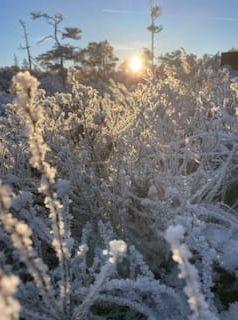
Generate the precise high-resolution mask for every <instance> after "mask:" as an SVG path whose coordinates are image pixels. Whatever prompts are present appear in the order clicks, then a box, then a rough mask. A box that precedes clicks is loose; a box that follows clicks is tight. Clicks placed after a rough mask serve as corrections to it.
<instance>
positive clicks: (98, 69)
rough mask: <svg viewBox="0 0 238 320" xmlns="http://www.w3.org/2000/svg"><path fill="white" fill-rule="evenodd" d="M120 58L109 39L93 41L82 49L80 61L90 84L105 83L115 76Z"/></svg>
mask: <svg viewBox="0 0 238 320" xmlns="http://www.w3.org/2000/svg"><path fill="white" fill-rule="evenodd" d="M117 61H118V58H117V57H116V56H115V54H114V49H113V47H112V46H111V45H110V44H109V42H108V41H101V42H91V43H89V44H88V47H87V48H86V49H84V50H82V52H81V54H80V55H79V59H78V62H80V63H81V66H82V68H81V71H82V74H83V76H84V77H85V78H86V79H87V81H88V82H89V84H90V85H91V84H92V83H93V84H95V85H96V86H97V84H99V86H100V85H103V84H105V83H107V82H108V80H109V79H110V78H111V77H113V74H114V71H115V67H116V64H117Z"/></svg>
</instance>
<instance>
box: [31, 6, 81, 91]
mask: <svg viewBox="0 0 238 320" xmlns="http://www.w3.org/2000/svg"><path fill="white" fill-rule="evenodd" d="M32 18H33V19H34V20H36V19H41V18H43V19H45V20H46V21H47V23H48V24H49V25H51V27H52V33H51V34H50V35H47V36H45V37H44V38H43V39H42V40H41V41H40V43H41V42H44V41H45V40H48V39H52V40H53V41H54V45H53V48H52V49H51V50H48V51H47V52H45V53H43V54H40V55H39V56H38V57H37V60H38V61H39V62H40V64H41V65H42V66H43V67H45V68H47V69H50V70H55V71H58V73H59V75H60V77H61V79H62V83H63V85H64V86H65V85H66V70H65V61H70V60H74V55H75V53H76V49H77V47H75V46H72V45H70V44H68V43H64V42H63V40H65V39H67V40H79V39H81V33H82V31H81V30H80V29H79V28H76V27H66V28H64V29H61V28H60V24H61V23H62V21H63V15H62V14H60V13H59V14H55V15H53V16H50V15H48V14H47V13H41V12H33V13H32Z"/></svg>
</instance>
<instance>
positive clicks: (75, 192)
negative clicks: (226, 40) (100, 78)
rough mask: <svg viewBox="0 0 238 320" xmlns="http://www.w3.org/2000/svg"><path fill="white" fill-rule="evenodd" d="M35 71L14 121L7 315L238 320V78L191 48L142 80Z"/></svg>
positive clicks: (8, 134)
mask: <svg viewBox="0 0 238 320" xmlns="http://www.w3.org/2000/svg"><path fill="white" fill-rule="evenodd" d="M77 72H78V71H77V70H75V69H71V70H69V72H68V80H67V81H68V84H69V88H71V89H70V91H69V92H68V93H61V92H58V93H55V94H53V95H48V94H46V92H45V91H44V90H42V89H39V82H38V80H37V79H36V78H34V77H33V76H31V75H30V73H29V72H20V73H18V74H17V75H15V76H14V78H13V81H12V92H13V93H14V95H15V96H16V98H15V99H14V101H13V102H11V103H8V102H9V101H7V102H5V101H4V102H3V104H7V106H6V107H5V115H4V116H3V117H1V118H0V178H1V184H0V212H1V213H0V221H1V223H0V228H1V232H0V250H1V251H0V318H1V319H2V320H12V319H23V320H79V319H80V320H84V319H85V320H88V319H89V320H102V319H113V320H114V319H115V320H123V319H124V320H129V319H130V320H143V319H149V320H189V319H190V320H215V319H216V320H218V319H220V320H237V319H238V212H237V209H238V79H236V78H234V77H233V76H231V75H230V73H229V71H228V70H227V69H225V68H224V69H223V68H220V61H219V57H218V56H214V57H212V58H211V57H208V56H204V57H202V58H197V57H196V56H194V55H187V54H185V53H184V52H180V53H179V54H178V53H177V55H176V56H175V57H174V58H172V57H170V63H167V64H162V65H161V66H160V68H159V70H158V76H157V77H156V80H155V79H151V78H150V75H148V76H147V78H146V79H144V80H143V81H142V82H141V83H139V84H137V85H135V86H134V87H133V88H130V89H128V88H126V87H125V86H123V85H122V84H120V83H117V82H113V81H111V83H110V84H109V85H108V87H107V90H106V92H107V93H104V94H102V93H99V92H98V91H97V90H95V89H93V88H91V87H89V86H84V85H82V84H80V81H78V80H77V79H78V77H77Z"/></svg>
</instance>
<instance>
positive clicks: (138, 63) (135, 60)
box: [129, 56, 143, 73]
mask: <svg viewBox="0 0 238 320" xmlns="http://www.w3.org/2000/svg"><path fill="white" fill-rule="evenodd" d="M129 67H130V70H131V71H132V72H135V73H137V72H140V71H141V70H142V69H143V61H142V59H141V57H140V56H134V57H132V58H131V60H130V62H129Z"/></svg>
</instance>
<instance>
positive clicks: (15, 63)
mask: <svg viewBox="0 0 238 320" xmlns="http://www.w3.org/2000/svg"><path fill="white" fill-rule="evenodd" d="M13 66H14V67H16V68H18V67H19V62H18V58H17V56H16V55H15V54H14V55H13Z"/></svg>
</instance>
